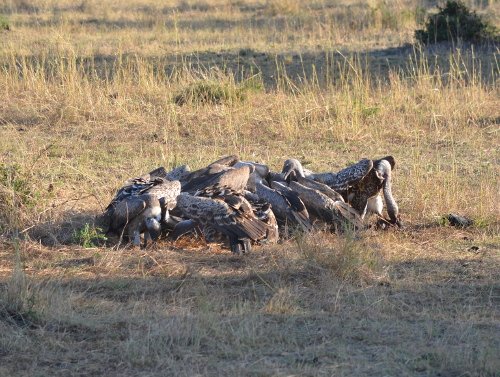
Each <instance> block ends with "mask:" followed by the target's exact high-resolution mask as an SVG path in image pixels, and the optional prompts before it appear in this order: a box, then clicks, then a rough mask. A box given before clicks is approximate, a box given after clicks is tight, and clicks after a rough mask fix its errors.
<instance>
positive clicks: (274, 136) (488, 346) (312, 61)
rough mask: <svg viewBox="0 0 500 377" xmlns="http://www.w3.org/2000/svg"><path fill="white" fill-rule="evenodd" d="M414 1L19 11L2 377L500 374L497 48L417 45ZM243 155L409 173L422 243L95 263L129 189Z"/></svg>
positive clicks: (328, 243) (366, 237) (191, 252)
mask: <svg viewBox="0 0 500 377" xmlns="http://www.w3.org/2000/svg"><path fill="white" fill-rule="evenodd" d="M417 3H418V4H416V2H413V1H409V0H400V1H394V2H389V1H386V2H382V1H376V0H370V1H364V0H362V1H354V0H340V1H330V0H312V1H310V2H300V1H297V0H268V1H264V0H249V1H242V0H184V1H177V0H171V1H159V0H126V1H117V0H101V1H96V0H87V1H86V0H83V1H76V2H75V1H70V0H66V1H65V0H60V1H58V0H51V1H44V0H40V1H34V0H0V25H8V29H9V30H6V28H5V27H3V30H1V31H0V71H1V73H0V93H2V99H1V101H0V376H90V375H96V376H98V375H99V376H166V375H169V376H196V375H203V376H209V375H213V376H226V375H227V376H235V375H236V376H289V375H297V376H321V375H327V376H344V375H345V376H353V375H360V376H361V375H362V376H365V375H376V376H499V375H500V357H499V355H500V218H499V214H500V206H499V194H500V193H499V188H500V149H499V148H500V147H499V145H500V87H499V81H498V80H499V74H500V65H499V64H500V63H499V60H498V59H499V50H498V47H496V46H472V45H466V44H461V43H457V44H454V45H449V44H448V45H439V46H433V47H428V48H418V47H414V46H412V45H411V43H412V42H413V32H414V30H415V29H417V28H420V27H421V25H419V24H418V22H419V20H421V18H422V16H423V14H424V13H425V12H426V11H427V10H431V9H433V8H432V7H433V6H434V5H435V4H434V3H432V2H428V1H422V2H417ZM468 4H469V5H470V6H473V7H474V9H477V10H478V13H479V14H481V15H485V16H487V17H489V18H490V19H491V20H492V22H493V23H494V24H495V25H497V26H500V21H499V18H498V17H499V15H500V3H497V2H496V1H481V2H475V3H472V2H471V3H468ZM478 6H481V7H480V8H477V7H478ZM200 82H203V83H205V84H208V85H211V87H215V88H219V89H221V90H222V91H223V93H224V95H223V97H222V98H221V99H219V100H218V101H214V102H213V103H200V102H197V101H195V100H192V98H189V97H186V98H185V100H184V103H183V104H182V105H180V104H176V103H175V101H174V98H175V97H176V96H178V95H179V94H181V93H185V92H183V91H185V89H186V88H196V85H199V83H200ZM233 153H238V154H240V155H241V156H242V158H243V159H246V160H256V161H261V162H265V163H267V164H269V165H270V166H272V167H273V168H275V169H280V167H281V165H282V163H283V161H284V160H285V159H286V158H289V157H295V158H298V159H300V160H301V161H302V162H304V163H305V164H307V167H308V168H310V169H312V170H315V171H320V172H321V171H338V170H340V169H341V168H343V167H346V166H347V165H349V164H352V163H354V162H357V161H358V160H359V159H361V158H362V157H367V158H380V157H383V156H385V155H388V154H391V155H393V156H395V157H396V160H397V164H398V165H397V168H396V171H395V173H394V179H393V183H394V187H393V192H394V195H395V197H396V200H397V201H398V203H399V205H400V209H401V212H402V216H403V220H404V221H405V223H406V224H407V229H406V230H405V231H388V232H375V231H373V230H368V231H366V232H361V233H359V234H347V235H342V236H336V235H331V234H322V233H319V234H315V235H312V236H308V237H303V236H300V235H297V237H295V238H293V239H291V240H287V241H284V242H283V243H281V244H278V245H263V246H258V247H255V251H254V252H253V253H252V254H250V255H246V256H244V257H236V256H232V255H231V253H230V251H229V250H228V248H227V247H226V246H225V245H211V246H210V247H209V248H207V245H206V244H204V243H203V241H201V240H192V241H179V242H177V243H173V242H172V241H170V240H163V241H161V242H160V243H159V245H158V247H157V248H155V249H146V250H139V249H134V248H131V247H125V248H123V247H122V248H115V247H113V243H112V242H111V241H112V240H109V241H108V242H106V243H103V242H101V243H100V244H99V245H100V246H95V247H83V244H84V243H85V241H88V240H89V239H90V238H91V237H92V232H93V230H94V226H96V225H95V224H96V223H95V219H96V216H97V215H99V214H100V213H101V212H102V210H103V208H104V207H105V206H106V205H107V204H108V203H109V201H110V199H111V198H112V197H113V195H114V193H115V192H116V189H117V188H119V187H120V186H121V185H122V183H123V182H124V181H125V180H126V179H128V178H130V177H132V176H137V175H138V174H142V173H144V172H147V171H150V170H152V169H153V168H156V167H158V166H166V167H169V168H170V167H175V166H178V165H181V164H184V163H187V164H189V165H190V166H191V168H199V167H202V166H204V165H206V164H207V163H209V162H211V161H213V160H215V159H217V158H219V157H222V156H224V155H229V154H233ZM449 213H458V214H460V215H463V216H466V217H469V218H472V219H473V220H474V221H475V225H474V226H472V227H469V228H456V227H452V226H449V225H448V224H447V222H446V221H444V220H443V216H445V215H447V214H449ZM86 224H88V225H87V230H86V231H85V225H86ZM82 229H84V230H82ZM75 234H76V235H78V234H79V235H80V237H76V238H75Z"/></svg>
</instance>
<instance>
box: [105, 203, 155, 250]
mask: <svg viewBox="0 0 500 377" xmlns="http://www.w3.org/2000/svg"><path fill="white" fill-rule="evenodd" d="M161 211H162V210H161V206H160V201H159V200H158V198H157V197H156V196H155V195H152V194H142V195H132V196H128V197H126V198H124V199H123V200H122V201H120V202H119V203H118V204H116V206H115V207H114V210H113V212H112V214H111V216H110V219H109V230H108V232H112V233H115V234H116V235H118V236H120V237H121V236H123V235H125V236H126V237H128V239H129V240H130V241H133V242H134V244H136V245H138V246H140V245H141V242H140V235H141V234H142V233H144V246H146V244H147V241H148V239H150V238H151V239H152V240H153V242H155V241H156V240H157V239H158V237H159V236H160V233H161V225H160V220H161Z"/></svg>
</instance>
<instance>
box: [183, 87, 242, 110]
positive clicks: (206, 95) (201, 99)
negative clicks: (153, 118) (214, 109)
mask: <svg viewBox="0 0 500 377" xmlns="http://www.w3.org/2000/svg"><path fill="white" fill-rule="evenodd" d="M243 99H245V96H244V94H243V90H242V89H240V88H236V87H231V86H229V85H226V84H219V83H216V82H210V81H200V82H197V83H194V84H192V85H190V86H188V87H187V88H184V89H182V90H181V91H180V92H179V94H177V95H176V96H175V97H174V102H175V103H176V104H178V105H184V104H185V103H187V102H197V103H205V104H212V105H215V104H222V103H232V102H235V101H241V100H243Z"/></svg>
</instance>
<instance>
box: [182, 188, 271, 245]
mask: <svg viewBox="0 0 500 377" xmlns="http://www.w3.org/2000/svg"><path fill="white" fill-rule="evenodd" d="M177 206H178V208H179V209H180V211H181V212H182V213H183V215H184V216H185V217H187V218H188V219H190V220H192V221H193V222H194V223H199V224H200V225H201V227H202V228H204V227H210V228H213V229H215V230H217V231H219V232H220V233H222V234H224V235H226V236H227V237H228V238H229V245H230V247H231V251H232V252H233V253H234V254H237V255H241V254H243V253H248V252H249V251H250V250H251V243H252V242H256V241H259V240H263V239H265V238H270V239H271V240H274V239H276V238H277V226H276V224H275V221H274V223H273V221H272V220H270V223H268V222H266V221H265V220H264V219H260V218H259V217H257V216H256V215H255V214H254V210H253V207H252V205H251V204H250V202H249V201H248V200H246V199H245V198H244V197H243V196H242V195H240V194H238V193H235V192H234V191H233V190H231V189H227V188H223V187H222V188H221V187H218V186H212V187H208V188H205V189H204V190H203V191H202V192H199V193H197V194H196V196H195V195H189V194H187V193H183V194H181V195H179V197H178V198H177ZM263 207H264V206H263ZM270 213H272V212H271V211H270V207H269V208H261V217H264V216H265V215H268V216H269V214H270ZM273 217H274V216H273ZM183 226H184V225H183ZM178 233H179V232H177V229H174V234H175V235H177V234H178Z"/></svg>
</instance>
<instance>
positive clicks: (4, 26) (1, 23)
mask: <svg viewBox="0 0 500 377" xmlns="http://www.w3.org/2000/svg"><path fill="white" fill-rule="evenodd" d="M0 30H10V23H9V20H7V19H6V18H4V16H3V15H2V14H0Z"/></svg>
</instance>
